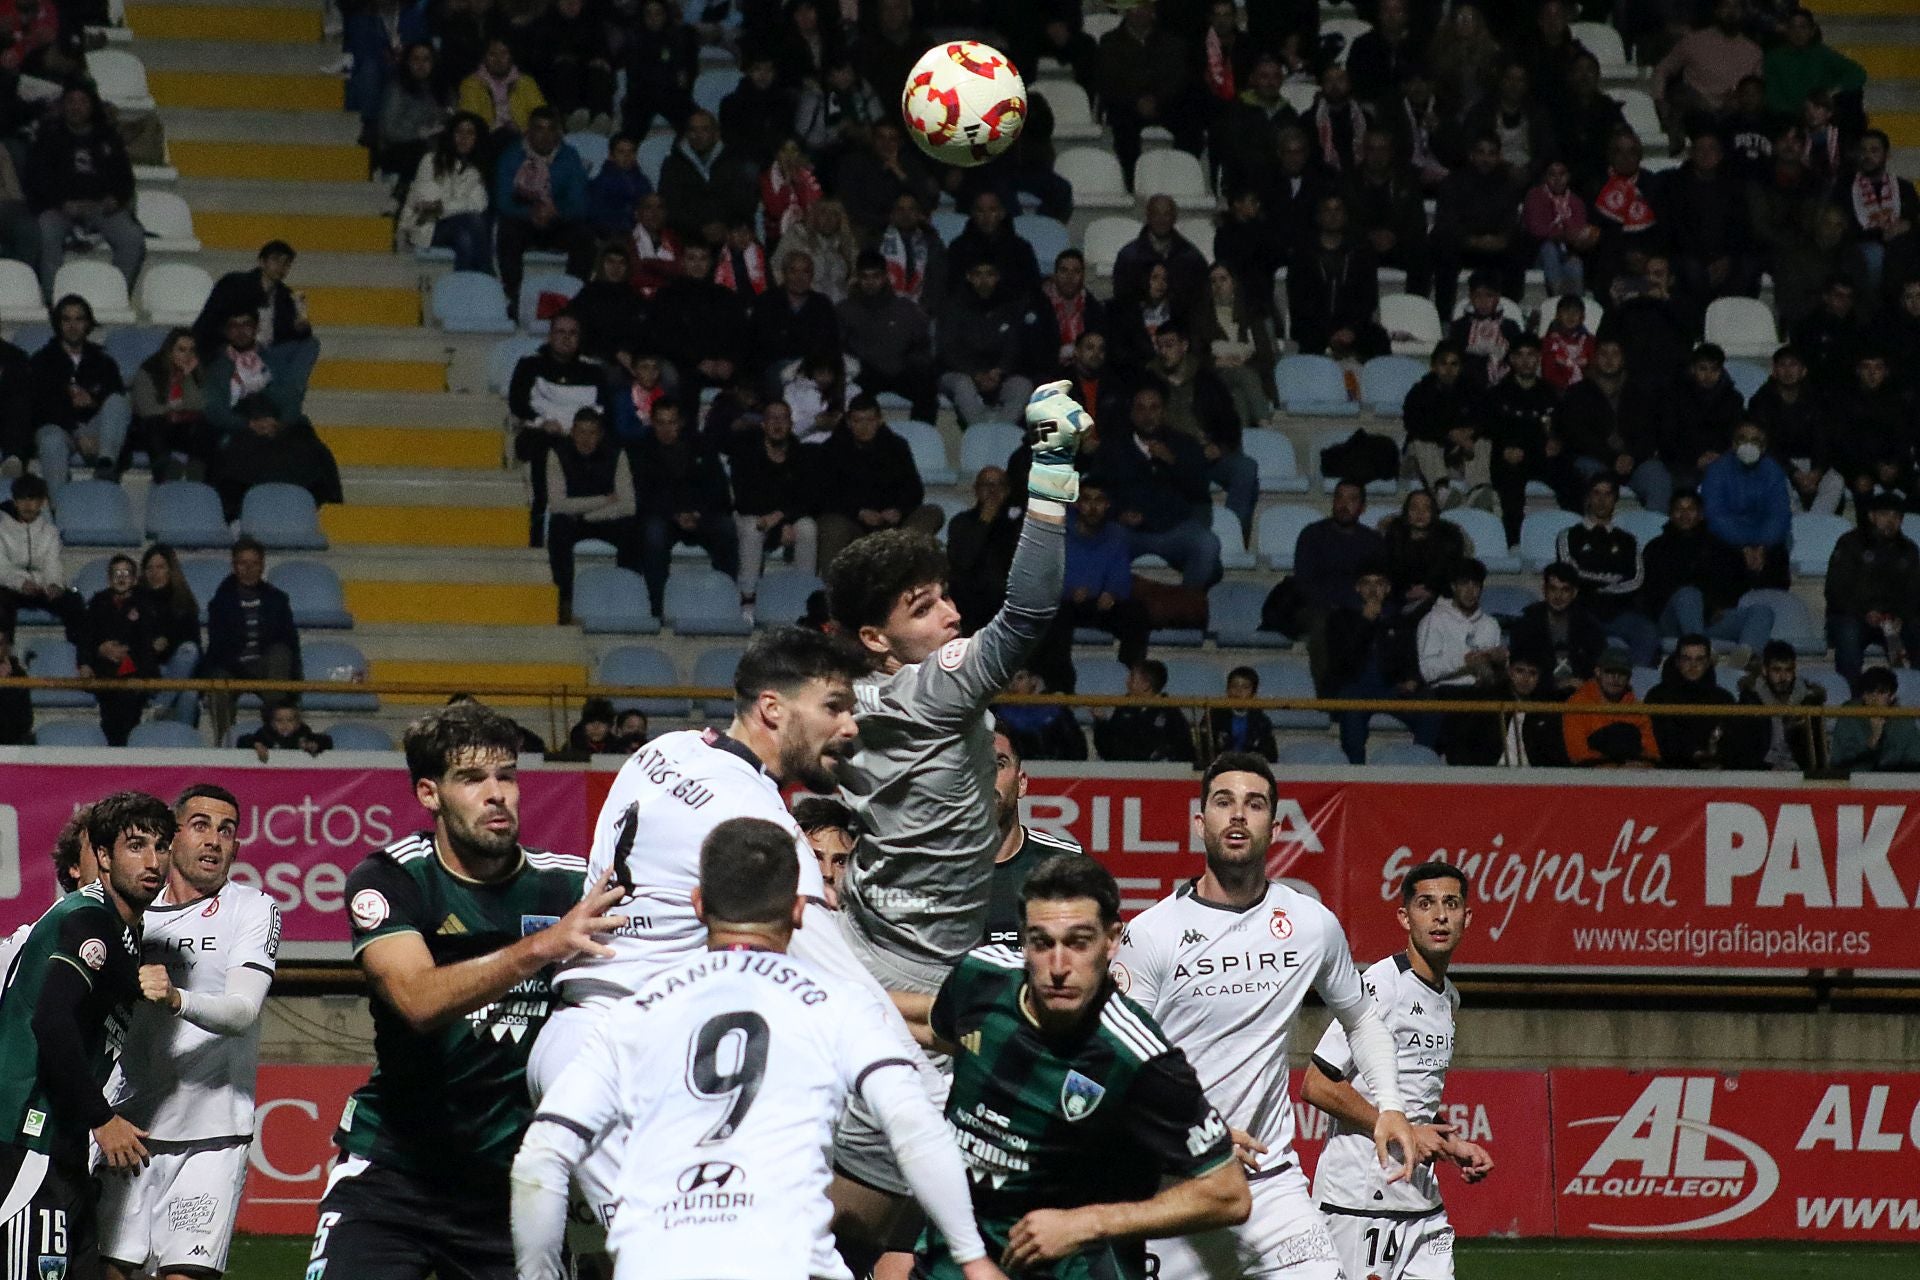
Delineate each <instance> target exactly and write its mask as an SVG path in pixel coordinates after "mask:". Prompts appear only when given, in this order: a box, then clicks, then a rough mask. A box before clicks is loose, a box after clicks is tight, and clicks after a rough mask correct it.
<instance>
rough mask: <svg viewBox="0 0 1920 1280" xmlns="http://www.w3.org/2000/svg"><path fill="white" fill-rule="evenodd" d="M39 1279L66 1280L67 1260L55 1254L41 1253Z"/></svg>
mask: <svg viewBox="0 0 1920 1280" xmlns="http://www.w3.org/2000/svg"><path fill="white" fill-rule="evenodd" d="M40 1280H67V1260H66V1259H65V1258H62V1257H60V1256H58V1255H56V1254H46V1253H43V1254H41V1255H40Z"/></svg>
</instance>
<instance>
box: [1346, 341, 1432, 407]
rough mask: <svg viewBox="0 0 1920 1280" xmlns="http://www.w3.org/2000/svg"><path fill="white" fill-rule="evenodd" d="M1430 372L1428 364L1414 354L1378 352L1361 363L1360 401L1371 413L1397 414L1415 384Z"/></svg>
mask: <svg viewBox="0 0 1920 1280" xmlns="http://www.w3.org/2000/svg"><path fill="white" fill-rule="evenodd" d="M1426 376H1427V366H1426V365H1424V364H1422V363H1421V362H1420V361H1418V360H1415V359H1414V358H1413V357H1412V356H1375V357H1374V358H1373V359H1371V360H1369V361H1367V362H1366V363H1365V364H1363V365H1361V366H1360V403H1361V405H1363V406H1364V407H1365V408H1366V411H1367V412H1368V413H1371V414H1373V415H1375V416H1376V417H1381V418H1397V417H1399V416H1400V406H1401V405H1402V404H1404V403H1405V402H1406V399H1407V392H1409V391H1411V390H1413V384H1414V383H1416V382H1418V381H1420V379H1422V378H1424V377H1426Z"/></svg>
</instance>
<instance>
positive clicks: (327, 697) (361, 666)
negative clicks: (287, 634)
mask: <svg viewBox="0 0 1920 1280" xmlns="http://www.w3.org/2000/svg"><path fill="white" fill-rule="evenodd" d="M300 668H301V671H302V672H303V673H304V674H305V676H306V678H307V679H309V680H333V681H337V682H339V684H340V686H341V691H340V692H339V693H332V692H328V693H303V694H301V695H300V704H301V705H302V706H303V707H305V708H306V709H307V710H308V711H378V710H379V709H380V699H378V698H377V697H375V696H374V695H373V694H370V693H350V692H348V691H347V690H349V689H350V688H352V686H354V685H356V684H362V683H364V682H365V681H366V679H367V655H366V654H364V653H362V652H360V648H359V646H358V645H353V644H349V643H347V642H346V641H345V640H303V641H302V643H301V645H300Z"/></svg>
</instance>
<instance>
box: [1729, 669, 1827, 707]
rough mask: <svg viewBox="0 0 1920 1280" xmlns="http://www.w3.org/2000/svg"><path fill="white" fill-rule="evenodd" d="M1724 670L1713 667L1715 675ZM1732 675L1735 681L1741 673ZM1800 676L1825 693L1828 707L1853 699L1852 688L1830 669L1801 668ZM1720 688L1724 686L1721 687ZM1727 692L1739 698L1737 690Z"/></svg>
mask: <svg viewBox="0 0 1920 1280" xmlns="http://www.w3.org/2000/svg"><path fill="white" fill-rule="evenodd" d="M1725 669H1726V668H1724V667H1715V668H1714V671H1715V673H1716V674H1717V673H1718V672H1720V671H1723V670H1725ZM1733 674H1734V676H1735V678H1736V679H1737V678H1738V677H1739V675H1740V674H1741V673H1739V672H1737V671H1736V672H1734V673H1733ZM1800 675H1801V677H1802V678H1803V679H1805V680H1806V682H1807V683H1808V684H1817V685H1819V686H1820V687H1821V688H1822V689H1825V690H1826V691H1827V705H1828V706H1830V707H1837V706H1839V705H1840V704H1841V703H1843V702H1845V701H1847V699H1849V698H1851V697H1853V686H1852V685H1851V684H1849V683H1847V678H1846V677H1845V676H1843V675H1841V674H1840V673H1839V672H1838V671H1835V670H1833V669H1832V668H1831V667H1826V668H1809V667H1801V668H1800ZM1722 687H1725V686H1724V685H1723V686H1722ZM1728 692H1730V693H1732V694H1733V695H1734V697H1736V698H1737V697H1739V696H1740V692H1739V690H1737V689H1729V690H1728Z"/></svg>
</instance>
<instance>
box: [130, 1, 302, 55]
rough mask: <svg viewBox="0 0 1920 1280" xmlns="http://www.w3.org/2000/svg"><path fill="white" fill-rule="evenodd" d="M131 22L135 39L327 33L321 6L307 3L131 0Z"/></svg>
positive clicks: (238, 40) (287, 38)
mask: <svg viewBox="0 0 1920 1280" xmlns="http://www.w3.org/2000/svg"><path fill="white" fill-rule="evenodd" d="M127 26H128V27H129V28H131V29H132V31H133V38H134V39H135V40H136V41H145V40H156V41H162V40H210V41H218V42H223V43H229V44H290V45H313V44H317V43H319V41H320V40H321V39H322V32H321V20H320V7H319V6H318V5H310V4H305V3H300V4H261V3H249V4H218V5H211V4H139V5H130V6H129V7H128V9H127Z"/></svg>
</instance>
